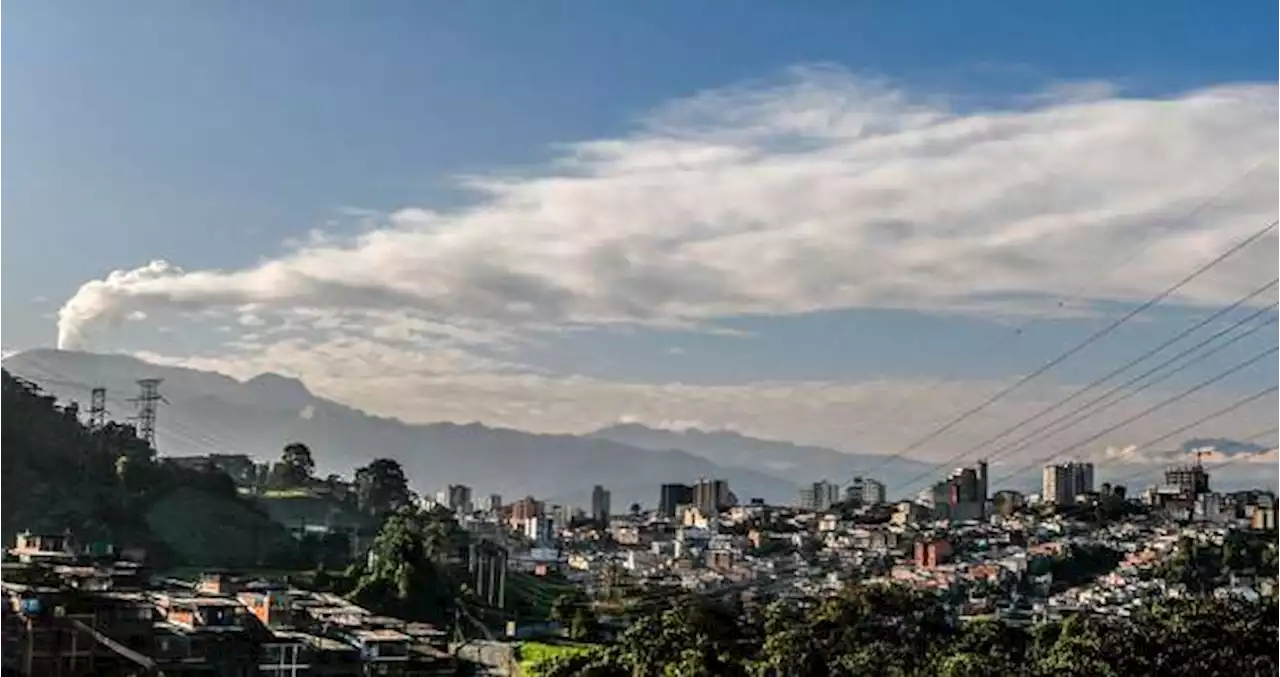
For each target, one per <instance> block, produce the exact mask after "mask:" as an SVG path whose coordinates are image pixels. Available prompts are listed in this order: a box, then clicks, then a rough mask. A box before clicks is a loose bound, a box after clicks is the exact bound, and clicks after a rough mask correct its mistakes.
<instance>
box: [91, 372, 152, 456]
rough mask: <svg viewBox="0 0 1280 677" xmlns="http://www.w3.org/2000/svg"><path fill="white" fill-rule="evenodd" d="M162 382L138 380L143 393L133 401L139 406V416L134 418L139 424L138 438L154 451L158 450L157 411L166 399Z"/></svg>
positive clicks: (146, 379)
mask: <svg viewBox="0 0 1280 677" xmlns="http://www.w3.org/2000/svg"><path fill="white" fill-rule="evenodd" d="M162 380H163V379H158V378H143V379H138V387H139V388H141V391H140V392H139V393H138V396H137V397H135V398H133V400H132V401H133V402H136V403H137V405H138V415H137V416H136V417H134V418H135V419H136V420H137V422H138V425H137V429H138V437H139V438H140V439H143V440H145V441H146V442H147V444H149V445H151V448H152V449H155V448H156V410H157V409H158V408H159V405H160V403H161V402H163V401H164V397H163V396H162V395H160V382H161V381H162ZM104 395H105V392H104Z"/></svg>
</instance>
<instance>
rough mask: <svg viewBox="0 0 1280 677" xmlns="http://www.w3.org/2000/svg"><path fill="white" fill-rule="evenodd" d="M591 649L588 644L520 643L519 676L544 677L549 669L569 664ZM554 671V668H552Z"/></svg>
mask: <svg viewBox="0 0 1280 677" xmlns="http://www.w3.org/2000/svg"><path fill="white" fill-rule="evenodd" d="M591 649H592V646H591V645H589V644H578V643H574V642H562V643H554V644H553V643H550V642H521V643H520V647H519V649H518V650H519V656H520V674H522V675H525V676H526V677H544V675H549V674H552V673H547V672H544V670H546V669H547V668H549V667H552V666H555V665H559V664H562V663H569V662H572V661H573V660H575V659H576V658H578V657H580V656H584V655H587V654H588V653H589V652H590V651H591ZM552 669H554V668H552Z"/></svg>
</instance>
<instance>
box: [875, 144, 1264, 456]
mask: <svg viewBox="0 0 1280 677" xmlns="http://www.w3.org/2000/svg"><path fill="white" fill-rule="evenodd" d="M1271 161H1272V158H1271V157H1270V156H1267V155H1264V156H1262V157H1261V159H1259V160H1258V161H1257V162H1256V163H1254V164H1253V165H1252V166H1250V167H1249V168H1248V169H1247V170H1245V171H1244V172H1243V173H1241V174H1240V175H1239V176H1237V177H1235V178H1234V179H1232V180H1230V181H1228V182H1227V183H1226V184H1224V185H1223V186H1222V187H1221V188H1219V189H1218V190H1217V191H1216V192H1214V193H1213V194H1212V195H1210V196H1209V197H1208V198H1206V199H1204V200H1202V201H1201V202H1199V203H1198V204H1196V205H1195V206H1194V207H1192V208H1191V209H1190V210H1188V211H1186V212H1185V213H1183V214H1182V215H1181V216H1180V217H1178V218H1175V219H1173V220H1172V221H1170V224H1172V225H1177V224H1181V223H1185V222H1187V221H1189V220H1190V219H1192V218H1193V217H1195V216H1196V215H1198V214H1200V213H1201V212H1203V211H1204V210H1205V209H1206V208H1207V207H1209V206H1210V205H1212V204H1213V203H1215V202H1217V201H1218V200H1219V199H1221V198H1222V196H1223V195H1226V194H1227V192H1228V191H1230V190H1231V189H1232V188H1235V187H1236V186H1237V185H1239V184H1241V183H1243V182H1244V181H1245V180H1246V179H1247V178H1249V177H1250V176H1252V175H1253V174H1254V173H1255V172H1257V171H1258V170H1259V169H1261V168H1262V167H1264V166H1266V165H1267V164H1268V163H1269V162H1271ZM1272 225H1274V224H1272ZM1144 239H1145V238H1144ZM1141 244H1142V240H1140V241H1139V242H1135V243H1132V244H1131V245H1130V247H1127V248H1125V251H1127V252H1129V254H1127V255H1126V256H1124V257H1123V258H1120V259H1118V260H1116V261H1115V263H1113V264H1111V265H1110V266H1109V270H1119V269H1121V268H1123V267H1124V266H1125V265H1127V264H1128V263H1129V262H1131V261H1133V260H1134V259H1135V258H1137V257H1138V256H1139V254H1140V253H1141V252H1142V246H1141ZM1098 280H1099V278H1098V277H1090V278H1089V279H1088V280H1086V281H1085V282H1084V283H1082V284H1080V285H1077V286H1076V287H1075V288H1074V289H1073V290H1072V291H1071V292H1070V293H1068V294H1067V295H1066V296H1064V297H1062V300H1059V301H1058V305H1057V307H1059V308H1061V307H1064V306H1065V305H1066V302H1067V301H1070V300H1078V299H1080V298H1083V296H1084V293H1085V291H1086V290H1087V289H1088V288H1089V287H1090V286H1092V285H1094V284H1096V283H1097V282H1098ZM1048 316H1049V314H1048V313H1046V314H1041V315H1034V316H1032V318H1031V319H1030V320H1029V321H1027V322H1025V323H1023V324H1022V325H1021V326H1017V327H1015V328H1014V330H1013V331H1012V332H1011V333H1010V334H1008V336H1010V337H1017V336H1021V335H1023V333H1024V332H1026V331H1027V330H1029V329H1030V328H1032V327H1033V326H1035V325H1036V324H1037V323H1039V322H1042V321H1043V320H1044V319H1045V318H1046V317H1048ZM943 385H944V382H943V381H936V382H934V383H933V384H931V385H929V386H928V387H926V388H924V389H922V390H921V391H920V392H917V393H912V394H908V395H906V396H904V397H903V398H902V400H901V401H900V402H899V403H898V405H897V406H895V407H894V408H893V409H892V410H890V411H889V412H887V413H886V414H885V415H884V417H885V418H894V417H896V416H897V415H898V414H900V413H901V412H902V411H903V410H904V409H906V407H907V405H908V404H910V403H911V401H912V400H914V399H918V398H920V397H923V396H925V395H929V394H931V393H933V392H935V391H937V390H938V389H939V388H941V387H942V386H943ZM902 453H906V452H902ZM895 456H896V454H895V455H893V456H890V457H889V458H888V459H886V460H885V461H884V463H879V464H876V465H874V466H872V468H871V469H870V470H868V471H866V472H871V471H874V470H877V469H879V468H881V467H883V466H884V465H885V464H886V463H888V461H889V460H891V459H892V458H894V457H895Z"/></svg>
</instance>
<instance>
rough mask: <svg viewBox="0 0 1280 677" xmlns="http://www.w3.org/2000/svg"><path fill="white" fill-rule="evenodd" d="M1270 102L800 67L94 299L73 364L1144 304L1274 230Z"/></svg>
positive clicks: (79, 329)
mask: <svg viewBox="0 0 1280 677" xmlns="http://www.w3.org/2000/svg"><path fill="white" fill-rule="evenodd" d="M1276 100H1277V88H1276V87H1275V86H1274V85H1273V84H1245V85H1237V86H1221V87H1214V88H1210V89H1205V90H1200V91H1195V92H1189V93H1186V94H1183V95H1180V96H1175V97H1171V98H1168V99H1161V100H1156V99H1132V98H1121V97H1119V96H1116V95H1115V94H1114V93H1111V92H1108V91H1106V90H1105V89H1103V88H1100V87H1099V86H1098V85H1097V84H1096V83H1088V86H1087V87H1082V86H1076V87H1074V88H1073V87H1071V86H1069V85H1057V86H1056V87H1055V89H1054V90H1051V91H1050V92H1049V93H1047V94H1044V95H1042V96H1040V97H1038V98H1032V99H1027V98H1020V99H1019V100H1017V101H1016V102H1015V103H1012V104H1010V105H1009V106H1007V107H1005V108H994V109H993V108H988V109H981V110H956V109H954V108H952V107H950V106H949V105H948V104H947V103H946V102H945V100H943V99H940V98H938V97H929V96H924V95H921V94H919V93H914V92H909V91H906V90H903V89H901V88H896V87H894V86H893V85H892V84H891V83H886V82H882V81H873V80H868V79H865V78H858V77H855V76H852V75H850V74H848V73H846V72H843V71H839V70H836V69H831V68H808V69H797V70H795V71H793V72H792V73H790V74H789V76H788V77H787V78H785V79H784V81H782V82H780V83H771V84H754V85H750V86H742V87H734V88H729V89H724V90H718V91H711V92H706V93H703V94H700V95H697V96H694V97H691V98H689V99H686V100H681V101H676V102H673V103H671V104H668V105H666V106H664V107H662V108H661V109H659V110H658V111H656V112H655V113H654V114H652V115H651V116H650V117H649V118H648V119H647V121H646V122H645V124H644V125H642V126H641V127H640V128H639V129H637V130H635V131H634V132H633V133H631V134H629V135H626V136H621V137H618V138H609V139H597V140H592V141H588V142H582V143H576V144H570V145H568V146H565V147H564V148H563V152H562V154H561V155H560V156H559V157H558V158H557V159H556V161H555V162H552V163H550V164H549V165H547V166H545V167H542V168H540V169H538V170H535V171H531V172H523V173H521V174H520V175H511V176H508V175H498V174H495V175H489V176H480V177H471V178H469V179H468V180H467V182H466V184H467V186H469V187H470V188H472V189H474V190H477V191H479V195H480V199H479V200H478V201H477V202H476V203H475V204H473V205H471V206H469V207H467V208H464V209H460V210H457V211H453V212H434V211H431V210H429V209H421V208H411V209H404V210H401V211H399V212H396V213H393V214H391V215H389V216H387V217H385V220H383V221H382V223H381V225H380V226H379V227H373V228H369V229H366V230H363V231H362V232H360V233H359V234H358V235H356V236H351V237H339V236H335V235H331V234H325V233H321V232H318V231H316V232H313V233H311V234H309V236H308V237H307V238H306V239H304V240H302V241H299V242H296V243H294V244H293V247H294V249H293V250H292V251H291V252H290V253H288V254H287V255H285V256H283V257H281V258H278V259H275V260H268V261H265V262H263V263H261V264H260V265H257V266H255V267H252V268H247V269H242V270H227V271H221V270H198V271H191V272H185V271H182V270H181V269H178V268H176V267H174V266H172V265H171V264H168V263H165V262H153V263H151V264H149V265H147V266H145V267H143V268H139V269H136V270H132V271H117V272H115V273H112V274H111V275H109V276H108V277H107V278H106V279H104V280H94V281H90V282H87V283H86V284H85V285H84V286H83V287H81V289H80V290H79V291H78V292H77V293H76V294H75V296H73V297H72V298H71V299H70V300H68V301H67V303H66V304H65V305H64V306H63V308H62V311H61V313H60V315H59V330H60V331H59V334H60V344H61V345H63V346H64V347H74V346H77V345H83V344H84V340H85V335H86V332H87V331H88V330H89V329H90V328H91V327H92V326H94V325H95V324H99V323H102V322H104V321H106V322H110V321H111V320H113V319H115V318H120V317H123V316H124V314H126V313H128V312H130V311H133V310H153V309H156V308H159V307H166V306H177V307H180V308H183V309H188V308H209V307H237V306H239V305H242V304H246V303H252V304H258V305H259V306H261V307H262V308H264V309H268V310H271V309H274V310H280V309H283V308H310V309H317V310H322V311H324V312H332V311H342V312H345V311H359V312H391V313H398V312H405V311H411V312H413V313H416V314H417V315H418V316H419V318H420V319H421V321H425V322H438V323H444V324H448V325H457V324H459V323H462V322H475V323H486V324H489V325H491V326H496V325H495V323H500V326H504V327H508V328H520V329H526V330H527V329H530V328H544V329H545V328H547V327H550V326H556V325H566V324H570V325H571V324H588V325H592V324H595V325H599V324H616V323H624V324H625V323H654V324H666V325H667V326H679V325H681V323H684V324H689V323H692V324H695V325H699V324H705V323H707V322H714V320H715V319H716V318H719V317H724V316H729V315H740V314H789V313H802V312H807V311H815V310H823V309H836V308H851V307H895V308H913V309H923V310H929V311H938V312H954V311H955V310H957V309H960V310H963V311H966V312H975V311H984V310H985V311H990V310H991V309H993V308H998V307H1001V306H1002V304H1005V303H1007V302H1008V301H1007V298H1006V297H1009V296H1016V297H1017V298H1018V300H1019V302H1020V303H1022V304H1026V303H1027V302H1028V301H1027V299H1033V300H1034V299H1036V298H1037V297H1041V296H1048V297H1050V298H1051V299H1053V300H1052V301H1048V302H1043V303H1041V304H1040V305H1038V306H1035V307H1037V308H1039V309H1040V310H1043V311H1048V310H1052V309H1053V308H1054V305H1055V303H1056V299H1057V298H1061V297H1063V296H1067V297H1074V296H1083V297H1085V298H1087V299H1091V300H1121V301H1126V300H1128V301H1132V300H1135V299H1142V298H1145V297H1147V296H1149V295H1150V294H1152V293H1153V292H1154V291H1156V290H1158V289H1160V288H1162V287H1163V286H1165V285H1167V284H1169V283H1170V282H1172V281H1174V280H1176V279H1178V278H1179V277H1181V276H1182V275H1183V274H1185V273H1186V272H1187V271H1188V270H1190V269H1191V268H1193V267H1194V266H1196V265H1197V264H1199V263H1201V262H1204V261H1206V260H1208V259H1209V258H1211V257H1212V256H1213V255H1214V254H1215V253H1216V252H1218V251H1221V250H1224V249H1225V248H1227V247H1228V246H1229V245H1230V244H1231V243H1233V242H1234V241H1236V240H1238V239H1240V238H1241V237H1243V236H1244V235H1245V234H1247V233H1249V232H1251V231H1253V230H1254V229H1256V228H1258V227H1259V226H1260V225H1262V223H1263V222H1264V221H1265V220H1267V219H1270V218H1271V214H1272V213H1273V212H1274V207H1275V204H1276V199H1277V194H1276V183H1277V176H1276V166H1275V159H1274V148H1275V147H1276V145H1277V131H1276V126H1275V122H1274V121H1275V118H1276V115H1277V105H1276ZM1260 160H1262V161H1263V165H1262V167H1261V169H1259V170H1258V171H1255V172H1254V173H1252V174H1250V175H1248V177H1247V178H1246V179H1244V180H1240V181H1239V182H1238V183H1237V180H1238V179H1240V177H1241V175H1242V174H1244V173H1245V171H1246V169H1247V168H1249V167H1250V166H1252V165H1254V164H1255V163H1257V162H1259V161H1260ZM1224 187H1225V190H1224ZM1220 191H1221V192H1222V194H1221V195H1218V193H1219V192H1220ZM1215 196H1217V197H1215ZM1205 201H1212V204H1211V205H1210V206H1209V207H1207V208H1205V209H1201V210H1198V211H1195V212H1194V213H1193V214H1192V215H1191V216H1190V217H1187V218H1185V219H1183V218H1180V217H1183V216H1185V215H1186V214H1187V213H1188V212H1189V211H1192V210H1193V208H1195V207H1196V206H1197V205H1199V204H1201V203H1203V202H1205ZM352 215H357V214H352ZM358 216H361V217H364V218H381V217H377V216H376V215H371V214H365V213H363V212H361V213H360V214H358ZM1271 244H1274V240H1272V241H1271ZM1263 250H1267V251H1263ZM1272 251H1273V249H1272V247H1258V248H1256V251H1252V252H1249V255H1242V256H1240V257H1239V258H1238V259H1237V260H1235V261H1234V262H1233V264H1232V265H1231V266H1224V267H1222V269H1221V270H1220V271H1216V272H1215V274H1214V275H1211V276H1208V277H1207V278H1206V279H1204V280H1203V281H1200V282H1197V283H1196V284H1194V285H1191V286H1189V287H1187V288H1186V289H1185V290H1184V292H1183V293H1182V294H1181V296H1180V300H1181V301H1183V302H1191V303H1216V302H1220V301H1223V300H1225V299H1229V298H1232V297H1233V296H1234V295H1236V294H1239V293H1242V292H1243V290H1246V289H1249V288H1252V287H1253V286H1255V285H1256V284H1257V282H1258V280H1260V279H1263V277H1262V276H1268V277H1269V276H1270V275H1271V274H1273V273H1274V267H1275V259H1274V257H1271V252H1272ZM1255 254H1256V255H1255ZM1117 268H1120V269H1119V270H1117Z"/></svg>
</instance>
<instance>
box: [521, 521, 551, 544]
mask: <svg viewBox="0 0 1280 677" xmlns="http://www.w3.org/2000/svg"><path fill="white" fill-rule="evenodd" d="M521 526H522V528H523V530H524V535H525V537H526V538H528V539H529V540H530V541H533V542H534V543H535V544H537V545H549V544H551V543H554V542H555V540H556V527H557V524H556V520H555V518H554V517H552V516H551V515H536V516H534V517H530V518H529V519H526V520H525V521H524V523H523V524H522V525H521Z"/></svg>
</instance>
